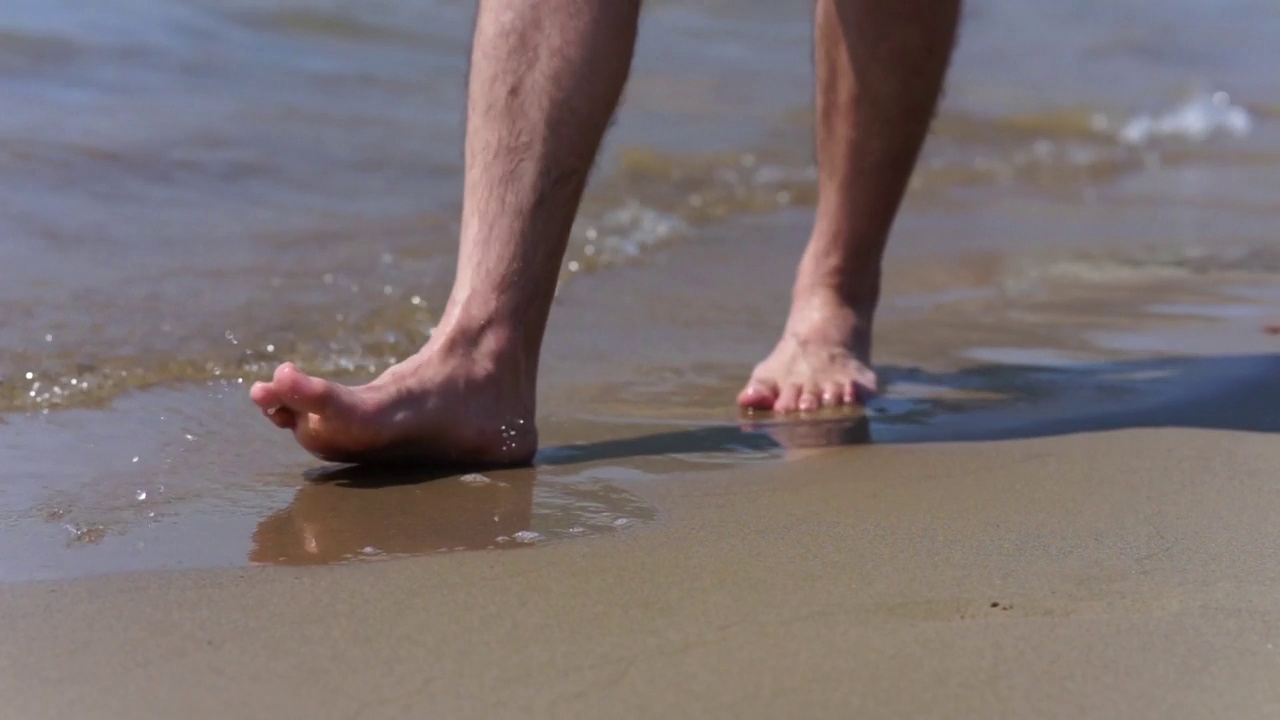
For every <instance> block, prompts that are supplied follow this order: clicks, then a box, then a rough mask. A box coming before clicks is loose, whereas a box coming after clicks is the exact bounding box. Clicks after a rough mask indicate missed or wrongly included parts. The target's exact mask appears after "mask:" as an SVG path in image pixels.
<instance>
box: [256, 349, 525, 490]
mask: <svg viewBox="0 0 1280 720" xmlns="http://www.w3.org/2000/svg"><path fill="white" fill-rule="evenodd" d="M479 355H480V353H476V352H474V351H472V352H464V351H461V350H455V349H450V348H448V347H447V343H445V342H441V343H435V342H431V343H428V344H427V346H426V347H425V348H423V349H422V350H421V351H419V352H418V353H417V354H416V355H414V356H413V357H410V358H408V359H407V360H405V361H404V362H401V363H399V364H397V365H394V366H392V367H390V368H388V369H387V371H386V372H384V373H382V375H380V376H379V377H378V378H377V379H376V380H374V381H373V382H371V383H369V384H367V385H359V386H354V387H349V386H346V385H340V384H338V383H334V382H329V381H328V380H323V379H321V378H317V377H313V376H311V375H308V374H306V373H304V372H303V371H301V370H299V369H298V368H297V367H296V366H295V365H293V363H284V364H283V365H281V366H280V367H278V368H277V369H276V371H275V375H274V377H273V378H272V379H271V381H270V382H260V383H255V384H254V386H253V388H252V389H251V390H250V397H251V398H252V399H253V401H254V403H255V404H257V405H258V407H260V408H262V411H263V414H264V415H266V416H267V418H268V419H270V420H271V421H272V422H273V423H275V424H276V425H277V426H278V427H281V428H285V429H288V430H292V431H293V434H294V437H296V438H297V440H298V444H299V445H301V446H302V447H303V448H305V449H306V450H308V451H309V452H311V453H312V454H313V455H315V456H316V457H319V458H321V459H322V460H328V461H332V462H349V463H376V462H404V461H422V462H436V463H447V464H457V465H488V466H499V465H520V464H525V463H528V462H529V461H530V460H532V459H533V455H534V452H535V451H536V450H537V447H538V434H537V430H536V428H535V427H534V386H533V383H532V378H530V377H527V375H528V373H526V372H525V371H524V370H525V369H524V368H523V367H519V366H514V367H513V363H506V364H505V366H500V365H499V364H497V363H492V362H484V361H482V360H480V359H479ZM517 365H518V364H517Z"/></svg>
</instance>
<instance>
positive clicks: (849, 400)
mask: <svg viewBox="0 0 1280 720" xmlns="http://www.w3.org/2000/svg"><path fill="white" fill-rule="evenodd" d="M858 395H859V393H858V383H856V382H854V381H853V380H850V381H849V382H847V383H844V384H843V385H841V386H840V396H841V399H842V400H843V401H844V404H845V405H857V404H858Z"/></svg>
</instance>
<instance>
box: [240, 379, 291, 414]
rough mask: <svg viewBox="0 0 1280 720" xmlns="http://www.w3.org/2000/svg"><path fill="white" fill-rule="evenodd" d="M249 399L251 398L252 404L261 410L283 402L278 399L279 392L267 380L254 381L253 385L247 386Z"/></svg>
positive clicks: (264, 410)
mask: <svg viewBox="0 0 1280 720" xmlns="http://www.w3.org/2000/svg"><path fill="white" fill-rule="evenodd" d="M249 399H250V400H253V404H254V405H257V406H258V407H260V408H262V410H263V412H266V411H267V410H270V409H271V408H274V407H278V406H280V405H283V404H284V401H283V400H281V399H280V393H279V392H277V391H276V388H275V386H274V385H272V384H271V383H269V382H256V383H254V384H253V387H251V388H249Z"/></svg>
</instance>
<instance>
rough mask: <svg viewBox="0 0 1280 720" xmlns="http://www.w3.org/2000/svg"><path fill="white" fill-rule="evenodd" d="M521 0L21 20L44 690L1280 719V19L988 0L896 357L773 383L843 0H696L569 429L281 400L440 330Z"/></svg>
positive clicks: (5, 658)
mask: <svg viewBox="0 0 1280 720" xmlns="http://www.w3.org/2000/svg"><path fill="white" fill-rule="evenodd" d="M473 7H474V6H473V5H472V4H470V3H461V2H456V1H455V0H421V1H415V2H403V1H402V0H381V1H380V2H378V3H364V4H360V5H359V6H356V5H351V4H349V3H340V2H336V0H314V1H313V0H308V1H307V2H298V1H297V0H270V1H269V2H267V1H264V0H252V1H249V0H237V2H226V1H225V0H218V2H186V1H185V0H184V1H182V2H178V1H177V0H138V1H131V2H126V3H121V4H119V6H118V7H114V6H113V7H112V9H111V10H110V12H105V11H102V10H101V9H99V8H94V7H89V6H88V5H85V4H84V3H76V2H72V1H70V0H19V1H18V2H17V3H15V4H14V7H13V12H11V13H7V14H6V16H5V18H3V19H0V70H3V71H4V72H3V73H0V88H2V89H3V90H4V92H3V93H0V95H3V96H4V97H5V98H9V100H8V101H7V102H5V104H4V109H5V110H6V112H5V113H0V138H3V139H4V140H5V142H4V143H0V146H2V147H0V180H3V182H0V231H2V233H3V237H4V240H3V242H0V268H3V270H0V272H3V273H6V274H4V275H3V282H0V459H2V460H3V462H2V463H0V637H2V638H3V640H2V641H0V717H7V716H10V715H11V716H14V717H22V718H43V717H55V718H61V717H68V716H74V715H75V714H81V715H85V716H92V717H107V718H113V717H119V718H137V717H156V718H169V717H175V716H178V717H263V716H276V717H296V716H315V717H341V718H348V717H363V718H376V717H396V718H400V717H417V716H424V715H425V716H431V717H435V716H441V717H450V718H454V717H458V718H465V717H478V718H494V717H522V718H529V717H577V716H588V715H590V716H594V715H604V716H615V715H616V716H623V717H633V716H642V717H647V716H659V715H662V716H667V715H672V716H677V717H686V716H689V717H720V716H741V717H780V716H781V717H833V716H834V717H845V716H853V715H856V716H858V717H895V718H897V717H966V718H967V717H981V716H988V717H1018V718H1021V717H1037V718H1039V717H1062V718H1080V717H1090V718H1092V717H1099V718H1102V717H1125V718H1146V717H1151V718H1162V719H1163V718H1171V717H1172V718H1179V717H1196V718H1200V717H1232V718H1251V717H1275V716H1276V715H1277V714H1280V690H1277V688H1280V683H1277V682H1276V679H1277V678H1280V655H1277V652H1278V651H1277V649H1276V647H1275V645H1276V644H1277V643H1280V632H1277V631H1275V630H1274V628H1275V627H1276V626H1277V624H1278V623H1277V621H1280V618H1278V617H1277V613H1278V612H1280V607H1278V605H1280V601H1278V600H1277V598H1280V592H1278V591H1280V587H1277V579H1278V577H1277V576H1278V574H1280V573H1278V571H1277V569H1276V568H1277V567H1280V564H1277V557H1276V555H1277V548H1280V542H1278V540H1280V531H1277V530H1276V527H1275V522H1274V518H1275V517H1277V511H1278V510H1280V507H1277V504H1278V503H1280V493H1278V491H1277V485H1276V481H1275V478H1276V477H1277V475H1276V470H1275V469H1276V468H1277V467H1278V466H1280V464H1278V462H1277V461H1280V443H1277V441H1276V438H1275V436H1276V434H1277V433H1278V432H1280V412H1277V411H1276V408H1277V406H1278V404H1280V338H1278V337H1277V336H1276V335H1274V334H1268V332H1266V331H1265V328H1266V327H1267V326H1274V325H1275V324H1276V323H1278V322H1280V311H1278V310H1277V308H1280V245H1278V244H1277V241H1276V233H1275V227H1276V223H1277V219H1278V218H1280V215H1278V214H1277V210H1278V208H1277V206H1276V203H1275V192H1274V188H1275V182H1274V180H1275V177H1276V173H1277V171H1278V169H1280V151H1278V149H1280V132H1277V128H1280V124H1277V123H1276V122H1275V121H1276V120H1277V119H1280V104H1278V102H1277V97H1276V94H1275V83H1274V76H1275V67H1274V63H1268V62H1265V61H1261V62H1260V61H1259V60H1258V58H1267V57H1271V56H1270V55H1267V53H1266V52H1264V51H1265V50H1266V49H1269V48H1270V47H1271V45H1272V44H1273V37H1274V34H1275V33H1274V32H1272V30H1274V29H1275V28H1276V27H1280V15H1278V14H1277V13H1276V10H1275V8H1273V7H1271V6H1270V5H1267V4H1265V3H1258V2H1253V1H1250V0H1221V1H1219V2H1213V3H1203V2H1200V0H1195V1H1194V2H1193V1H1192V0H1177V2H1174V3H1171V4H1167V6H1166V5H1160V6H1156V5H1152V4H1149V3H1138V2H1120V3H1114V4H1112V5H1108V6H1107V7H1106V8H1103V7H1101V6H1098V7H1089V8H1084V9H1082V8H1080V7H1076V6H1071V5H1069V4H1068V5H1064V4H1062V3H1053V2H1049V1H1048V0H1036V1H1035V2H1032V3H1029V4H1023V5H1019V6H1017V7H1014V6H1012V5H1009V4H1008V3H996V2H973V3H971V4H970V8H969V11H968V13H967V16H966V20H965V23H966V24H965V28H964V31H963V33H962V43H961V47H960V48H959V51H958V54H957V57H956V63H955V67H954V70H953V73H952V76H951V79H950V82H949V89H948V93H947V97H946V98H945V101H944V106H943V107H942V108H941V111H940V113H939V117H938V120H937V122H936V124H935V127H934V132H933V133H932V135H931V137H930V140H929V143H928V144H927V146H926V148H925V152H924V154H923V156H922V160H921V163H920V166H919V167H918V168H917V172H916V173H915V175H914V176H913V181H912V187H911V190H910V192H909V194H908V198H907V202H906V204H905V206H904V209H903V214H902V216H901V218H900V220H899V222H898V224H897V227H896V229H895V238H894V240H893V243H892V245H891V248H890V251H889V253H890V257H889V260H888V268H887V278H886V282H885V292H886V296H885V298H884V302H883V305H882V309H881V311H880V314H879V315H878V318H877V336H876V348H875V360H876V364H877V368H878V371H879V373H880V375H881V378H882V382H883V385H884V389H885V393H884V394H883V396H882V397H880V398H878V399H876V400H875V401H874V402H872V403H871V404H870V406H869V407H868V408H867V410H866V412H865V413H835V414H820V415H817V416H813V417H808V418H804V419H801V420H799V421H789V422H775V421H774V420H773V419H771V418H769V417H768V416H753V417H748V418H742V417H740V416H739V414H738V413H737V411H736V410H735V409H734V408H733V403H732V399H733V397H734V395H735V393H736V391H737V390H738V388H739V386H740V383H741V382H742V381H743V379H744V378H745V377H746V376H747V374H748V373H749V371H750V367H751V365H752V363H754V362H755V361H756V360H758V359H759V358H760V357H762V356H763V355H764V354H765V353H766V352H767V351H768V350H769V349H770V346H771V344H772V343H773V341H774V340H775V338H776V336H777V332H778V330H779V327H780V324H781V322H782V319H783V315H784V312H785V310H784V309H785V307H786V304H787V301H788V291H789V284H790V280H791V271H792V269H793V268H794V266H795V262H796V259H797V258H798V257H799V254H800V251H801V247H802V245H803V241H804V239H805V237H806V235H807V233H808V231H809V221H810V218H811V213H812V204H813V201H814V167H813V162H812V156H811V155H812V150H811V149H812V144H811V133H810V124H811V123H810V116H811V110H810V107H809V93H810V90H809V88H810V84H809V83H810V77H809V72H810V68H809V63H808V62H807V60H804V59H803V58H807V57H808V56H809V53H810V33H811V30H810V19H809V16H808V12H809V11H808V9H806V8H803V7H800V6H795V7H783V6H781V5H778V4H777V3H768V2H738V3H728V4H726V3H685V2H654V3H652V4H651V6H650V7H649V9H648V11H647V13H646V18H645V27H646V30H645V32H644V33H643V35H642V39H641V46H640V50H639V55H638V58H637V64H636V72H635V73H634V78H633V80H632V83H631V86H630V87H629V90H628V99H627V104H626V106H625V107H624V109H623V111H622V114H621V115H620V116H619V122H618V126H617V127H616V128H615V130H614V131H613V132H612V133H611V135H610V139H609V143H608V144H607V147H606V152H605V156H604V157H603V158H602V159H601V162H600V164H599V165H600V166H599V168H598V170H597V173H596V175H595V177H594V178H593V183H592V186H591V189H590V191H589V193H588V196H587V198H586V200H585V204H584V207H583V212H582V214H581V216H580V218H579V222H578V223H577V225H576V226H575V228H574V231H573V234H572V238H571V241H570V247H569V252H568V255H567V256H566V258H565V264H564V267H563V269H562V274H561V277H562V279H563V281H564V282H563V283H562V285H561V288H560V292H559V295H558V300H557V303H556V309H555V313H554V315H553V318H552V324H551V328H550V330H549V334H548V340H547V348H546V355H545V358H544V362H543V368H542V370H543V373H542V387H541V393H540V401H539V402H540V407H539V416H540V417H539V425H540V429H541V432H542V439H543V446H544V447H543V450H542V451H541V452H540V453H539V456H538V458H537V461H536V463H535V466H534V467H532V468H524V469H515V470H504V471H501V472H492V473H483V474H464V473H461V472H457V471H454V470H451V469H447V468H436V469H427V470H418V471H404V472H397V473H388V472H375V473H367V472H355V471H351V470H349V469H343V468H332V467H324V466H320V465H318V464H317V463H316V462H314V461H313V460H311V459H310V458H309V457H307V456H306V455H305V454H303V453H301V452H300V451H299V450H298V449H297V448H296V446H295V445H294V443H293V442H292V439H291V437H290V436H289V435H288V434H287V433H283V432H279V431H277V430H275V429H274V428H271V427H270V426H269V425H267V423H265V422H264V421H263V420H262V419H261V418H260V417H259V416H258V414H257V413H256V411H255V410H254V408H253V407H252V406H251V404H250V403H249V402H248V399H247V397H246V394H247V393H246V391H247V388H248V386H249V384H250V383H251V382H252V381H253V380H254V379H257V378H259V377H262V376H264V375H265V374H266V373H268V372H269V371H270V369H271V368H272V367H274V365H275V364H276V363H277V362H279V361H280V360H283V359H294V360H298V361H300V362H301V363H302V364H303V365H304V367H306V368H308V369H310V370H313V371H316V372H323V373H326V374H330V375H334V376H338V377H340V378H344V379H349V380H352V381H361V380H364V379H367V378H368V377H370V376H371V375H372V374H374V373H376V372H378V371H379V370H380V369H382V368H384V367H386V366H387V365H388V364H390V363H392V362H394V361H395V360H396V359H397V358H402V357H404V356H405V354H406V353H408V352H412V351H413V350H414V349H415V348H416V347H418V346H420V344H421V343H422V342H423V341H424V340H425V338H426V337H427V334H428V333H429V331H430V329H431V327H432V324H433V323H434V322H435V318H436V317H437V314H438V311H439V308H440V307H441V303H442V302H443V299H444V297H445V295H446V293H447V291H448V283H449V280H450V276H451V271H452V267H453V261H454V259H455V258H454V248H455V245H456V232H457V224H456V217H457V212H458V205H459V201H460V198H459V188H460V185H461V183H460V177H459V174H460V164H459V163H460V160H459V158H460V156H459V152H458V148H459V142H460V139H461V129H462V128H461V117H462V115H461V113H460V111H459V108H460V107H461V104H462V92H463V88H464V84H463V81H462V78H463V77H464V75H465V66H466V48H467V32H468V29H469V27H470V13H471V12H472V11H473ZM730 10H732V12H730ZM1228 93H1230V94H1229V95H1228ZM727 119H732V122H727Z"/></svg>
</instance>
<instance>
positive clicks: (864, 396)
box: [851, 368, 880, 403]
mask: <svg viewBox="0 0 1280 720" xmlns="http://www.w3.org/2000/svg"><path fill="white" fill-rule="evenodd" d="M851 385H852V386H853V387H852V389H853V394H854V400H855V401H856V402H859V403H865V402H867V401H868V400H870V399H871V398H873V397H875V396H876V395H878V394H879V393H880V381H879V379H878V378H876V374H875V373H874V372H872V371H871V370H867V369H865V368H864V369H863V370H862V371H861V372H859V373H858V374H857V376H856V377H854V379H853V382H852V383H851Z"/></svg>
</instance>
